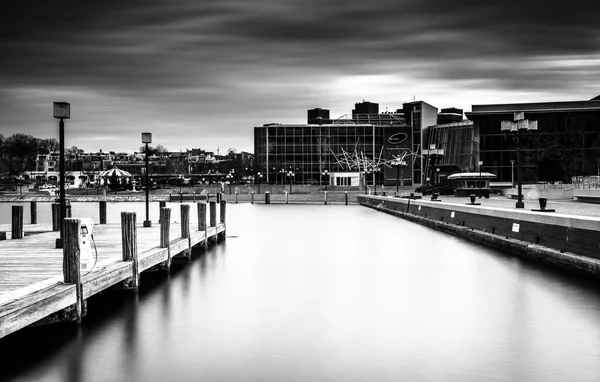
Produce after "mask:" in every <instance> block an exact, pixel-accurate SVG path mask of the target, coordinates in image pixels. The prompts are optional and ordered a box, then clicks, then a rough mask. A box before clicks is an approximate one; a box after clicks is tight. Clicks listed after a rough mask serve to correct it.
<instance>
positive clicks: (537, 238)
mask: <svg viewBox="0 0 600 382" xmlns="http://www.w3.org/2000/svg"><path fill="white" fill-rule="evenodd" d="M439 199H440V200H441V201H432V200H430V198H423V199H404V198H387V197H381V196H360V197H359V201H360V203H361V204H362V205H364V206H367V207H371V208H374V209H377V210H379V211H382V212H386V213H389V214H392V215H395V216H398V217H400V218H403V219H406V220H409V221H412V222H415V223H419V224H422V225H425V226H428V227H431V228H433V229H436V230H439V231H443V232H446V233H450V234H453V235H455V236H459V237H462V238H465V239H468V240H471V241H475V242H479V243H482V244H485V245H488V246H491V247H494V248H499V249H502V250H505V251H508V252H511V253H513V254H516V255H519V256H522V257H527V258H530V259H534V260H536V261H541V262H544V263H547V264H550V265H553V266H556V267H558V268H562V269H565V270H568V271H573V272H577V273H581V274H586V275H591V276H593V277H594V278H598V277H600V253H599V252H598V250H597V249H598V243H599V242H600V211H598V209H599V208H598V207H599V206H598V205H595V204H588V203H579V202H575V201H571V200H560V201H551V202H549V203H548V206H547V209H554V210H556V211H555V212H541V211H536V210H539V209H540V206H539V203H538V202H537V201H533V200H528V201H526V202H525V207H526V208H523V209H516V208H515V201H514V200H511V199H506V198H500V197H493V198H489V199H477V200H476V202H478V203H479V202H480V203H481V205H473V204H471V203H470V201H469V202H467V200H466V199H467V198H455V197H446V196H443V197H439Z"/></svg>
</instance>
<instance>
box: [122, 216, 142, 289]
mask: <svg viewBox="0 0 600 382" xmlns="http://www.w3.org/2000/svg"><path fill="white" fill-rule="evenodd" d="M121 242H122V246H123V261H131V270H132V272H131V273H132V275H133V276H132V277H131V278H128V279H126V280H123V288H124V289H138V288H139V286H140V271H139V264H138V250H137V230H136V215H135V212H121Z"/></svg>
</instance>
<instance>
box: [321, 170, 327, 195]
mask: <svg viewBox="0 0 600 382" xmlns="http://www.w3.org/2000/svg"><path fill="white" fill-rule="evenodd" d="M321 175H323V176H324V177H327V181H326V183H325V191H327V186H328V185H329V170H323V172H322V173H321Z"/></svg>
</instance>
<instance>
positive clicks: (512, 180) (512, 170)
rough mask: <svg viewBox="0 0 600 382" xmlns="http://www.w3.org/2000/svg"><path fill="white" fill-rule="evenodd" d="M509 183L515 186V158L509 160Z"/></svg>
mask: <svg viewBox="0 0 600 382" xmlns="http://www.w3.org/2000/svg"><path fill="white" fill-rule="evenodd" d="M510 184H511V185H512V188H515V160H514V159H511V160H510Z"/></svg>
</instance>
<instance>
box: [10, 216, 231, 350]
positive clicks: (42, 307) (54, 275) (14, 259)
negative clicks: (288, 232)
mask: <svg viewBox="0 0 600 382" xmlns="http://www.w3.org/2000/svg"><path fill="white" fill-rule="evenodd" d="M0 228H6V227H0ZM43 228H44V229H46V230H51V227H43ZM136 229H137V247H138V264H139V265H138V267H139V272H142V271H144V270H147V269H149V268H152V267H153V266H155V265H157V264H159V263H161V262H163V261H165V260H166V259H167V256H168V249H167V248H158V246H159V242H160V237H159V233H160V226H159V225H155V226H153V227H147V228H144V227H143V225H142V224H138V225H137V226H136ZM196 229H197V226H195V225H194V224H191V226H190V238H189V239H187V238H181V237H180V236H181V226H180V224H171V225H170V229H169V233H170V237H171V238H174V239H172V240H170V242H169V250H170V253H171V257H174V256H177V255H180V254H183V253H185V252H186V251H187V250H188V249H189V248H190V245H191V246H195V245H197V244H199V243H202V242H204V241H205V240H206V237H205V232H204V231H197V230H196ZM24 231H25V237H24V238H22V239H9V240H2V241H0V338H2V337H4V336H6V335H7V334H10V333H12V332H14V331H16V330H19V329H21V328H23V327H25V326H27V325H30V324H32V323H34V322H36V321H38V320H40V319H42V318H44V317H46V316H48V315H50V314H52V313H55V312H57V311H60V310H61V309H64V308H66V307H68V306H70V305H72V304H73V303H74V302H75V299H76V292H75V287H74V285H71V284H65V283H63V274H62V272H63V251H62V249H56V248H54V247H55V241H56V238H57V237H59V233H58V232H44V233H37V234H35V235H32V234H28V233H29V232H33V231H35V232H39V231H40V226H39V225H27V226H25V227H24ZM224 232H225V226H224V224H218V225H217V227H209V228H208V230H207V233H208V237H209V238H213V237H214V238H215V239H216V237H217V235H218V234H222V233H224ZM93 236H94V242H95V249H96V251H97V260H96V264H95V266H94V268H92V269H91V270H90V271H88V272H86V271H82V291H83V298H84V299H87V298H89V297H91V296H93V295H94V294H96V293H99V292H101V291H102V290H104V289H107V288H109V287H111V286H113V285H117V284H118V283H120V282H122V281H124V280H126V279H128V278H130V277H132V275H133V266H132V265H133V264H132V262H131V261H122V243H121V226H120V224H101V225H95V226H94V232H93ZM92 248H94V246H93V245H92ZM92 264H93V260H92Z"/></svg>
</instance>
